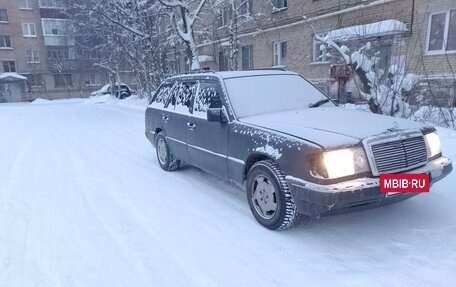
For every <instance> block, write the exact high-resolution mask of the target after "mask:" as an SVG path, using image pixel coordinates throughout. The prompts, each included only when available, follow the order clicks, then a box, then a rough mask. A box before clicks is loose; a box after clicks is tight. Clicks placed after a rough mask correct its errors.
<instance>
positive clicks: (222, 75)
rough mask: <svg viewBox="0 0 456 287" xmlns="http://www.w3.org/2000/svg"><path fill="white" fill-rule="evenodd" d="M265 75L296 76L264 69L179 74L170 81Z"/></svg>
mask: <svg viewBox="0 0 456 287" xmlns="http://www.w3.org/2000/svg"><path fill="white" fill-rule="evenodd" d="M267 75H297V74H296V73H295V72H291V71H285V70H279V69H264V70H250V71H225V72H202V73H189V74H181V75H176V76H172V77H170V79H175V78H183V77H192V76H198V77H214V76H216V77H220V78H222V79H232V78H239V77H252V76H267Z"/></svg>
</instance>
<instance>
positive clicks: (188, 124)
mask: <svg viewBox="0 0 456 287" xmlns="http://www.w3.org/2000/svg"><path fill="white" fill-rule="evenodd" d="M187 127H188V128H189V129H191V130H193V129H194V128H195V124H194V123H187Z"/></svg>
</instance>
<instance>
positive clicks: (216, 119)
mask: <svg viewBox="0 0 456 287" xmlns="http://www.w3.org/2000/svg"><path fill="white" fill-rule="evenodd" d="M145 124H146V136H147V138H148V139H149V141H150V142H151V143H152V144H153V145H154V146H155V147H156V154H157V158H158V163H159V164H160V166H161V167H162V168H163V169H164V170H166V171H172V170H175V169H177V168H179V166H180V165H181V164H182V163H183V162H185V163H187V164H190V165H192V166H195V167H198V168H200V169H202V170H204V171H206V172H208V173H211V174H213V175H216V176H219V177H223V178H225V179H227V180H229V181H231V182H234V183H237V184H238V186H240V187H242V188H245V189H246V194H247V200H248V203H249V206H250V209H251V211H252V213H253V215H254V217H255V219H256V220H257V221H258V222H259V223H260V224H261V225H263V226H265V227H266V228H269V229H273V230H275V229H285V228H287V227H289V226H291V225H292V224H293V222H295V221H296V219H297V217H298V215H299V214H302V215H305V216H310V217H320V216H326V215H330V214H336V213H341V212H346V211H352V210H358V209H364V208H372V207H378V206H382V205H387V204H391V203H395V202H398V201H401V200H404V199H408V198H410V197H412V196H414V195H416V193H408V192H406V193H396V194H388V193H382V192H380V191H379V175H380V174H382V173H420V174H421V173H427V174H429V175H430V178H431V183H434V182H436V181H438V180H440V179H442V178H443V177H445V176H446V175H447V174H448V173H450V172H451V170H452V163H451V161H450V160H449V159H448V158H446V157H444V156H443V155H442V151H441V147H440V139H439V136H438V135H437V133H436V130H435V129H434V128H433V127H431V126H428V125H425V124H421V123H417V122H413V121H408V120H403V119H400V118H394V117H388V116H382V115H376V114H372V113H368V112H363V111H353V110H346V109H344V108H341V107H337V106H336V104H335V103H334V102H332V101H331V100H330V99H328V98H327V97H326V96H325V95H324V94H322V92H320V91H319V90H318V89H317V88H315V87H314V86H313V85H312V84H310V83H309V82H308V81H307V80H305V79H304V78H303V77H301V76H300V75H298V74H296V73H293V72H289V71H278V70H261V71H260V70H258V71H245V72H208V73H199V74H186V75H180V76H174V77H170V78H168V79H166V80H165V81H164V82H163V83H162V84H161V85H160V87H159V88H158V90H157V92H156V93H155V95H154V96H153V98H152V101H151V104H150V106H149V107H148V108H147V110H146V118H145ZM176 176H179V174H178V173H177V174H176Z"/></svg>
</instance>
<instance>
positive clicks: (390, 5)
mask: <svg viewBox="0 0 456 287" xmlns="http://www.w3.org/2000/svg"><path fill="white" fill-rule="evenodd" d="M236 5H237V6H236V9H237V11H236V13H235V14H236V15H237V16H236V17H235V18H233V15H234V13H233V12H232V6H231V5H226V6H225V7H223V6H222V7H221V8H220V9H219V10H218V11H219V12H218V14H216V15H215V16H212V18H211V17H210V16H203V17H202V19H205V20H204V27H205V29H206V30H209V31H206V35H210V37H206V39H203V38H201V39H200V43H202V44H200V46H199V49H200V50H199V52H200V55H203V56H200V57H201V59H202V61H201V62H202V63H201V64H202V66H203V67H205V68H207V69H214V70H228V69H229V68H230V66H231V65H230V63H229V62H230V60H233V59H232V57H230V55H232V54H230V53H232V51H230V40H232V39H233V36H232V35H233V29H231V30H230V29H229V28H232V27H233V26H230V23H233V22H230V21H231V20H233V19H235V20H236V23H237V27H238V30H237V32H236V39H235V40H236V41H237V43H238V44H239V47H238V48H239V50H238V55H237V57H236V59H234V60H235V61H237V67H238V68H239V69H252V68H264V67H284V68H286V69H289V70H293V71H296V72H298V73H300V74H302V75H303V76H305V77H307V78H308V79H310V80H311V81H312V82H314V83H315V84H316V85H317V86H319V87H320V88H321V89H322V90H323V91H325V92H326V93H327V94H329V95H331V96H333V97H338V96H339V95H340V87H339V85H340V83H339V81H338V78H337V77H340V75H335V74H333V75H331V72H330V71H331V67H332V66H334V65H339V66H343V64H344V61H343V59H342V57H340V53H339V52H338V51H337V50H335V49H333V48H332V47H331V46H328V45H323V43H321V42H319V41H317V40H316V36H315V35H320V36H324V37H325V39H330V40H332V41H334V42H335V43H336V44H338V45H339V46H345V47H346V48H348V49H349V51H350V53H351V52H354V51H358V50H359V49H360V48H362V47H363V46H364V45H366V44H367V43H370V44H369V45H370V46H369V47H370V48H371V50H372V53H375V55H376V57H378V58H379V61H378V63H377V66H378V67H377V68H378V69H381V70H383V71H385V75H387V74H388V72H389V71H391V69H392V68H394V70H395V72H396V73H403V74H408V73H412V74H416V75H417V78H418V79H419V80H420V83H419V84H417V85H416V87H415V88H414V90H413V92H414V93H415V94H416V95H424V96H425V97H431V96H432V97H433V98H439V99H442V102H441V104H443V105H444V104H446V102H445V100H446V99H448V98H451V97H453V98H454V96H455V89H456V88H455V71H456V44H455V43H456V1H454V0H435V1H425V0H324V1H323V0H272V1H269V0H268V1H266V0H265V1H262V0H258V1H256V0H255V1H239V3H238V4H236ZM207 12H208V11H207ZM208 15H209V12H208ZM214 17H215V18H214ZM240 21H243V22H244V23H242V22H241V23H240ZM239 23H240V24H239ZM208 27H209V28H208ZM207 38H210V39H211V40H207ZM344 49H345V48H344ZM352 68H353V67H352ZM342 72H343V71H342ZM339 74H340V73H339ZM342 74H343V73H342ZM355 76H357V75H356V73H355V72H354V71H351V75H350V78H352V77H355ZM385 77H386V76H385ZM429 80H430V81H429ZM344 81H345V82H344V87H343V89H344V90H345V91H349V92H352V93H353V94H354V97H356V96H357V93H358V91H359V86H357V87H354V86H353V83H352V82H351V81H350V79H345V80H344Z"/></svg>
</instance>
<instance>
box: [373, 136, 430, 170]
mask: <svg viewBox="0 0 456 287" xmlns="http://www.w3.org/2000/svg"><path fill="white" fill-rule="evenodd" d="M371 151H372V155H373V158H374V165H375V167H376V172H374V173H377V175H378V174H380V173H388V172H400V171H405V170H408V169H412V168H415V167H418V166H420V165H423V164H426V163H427V151H426V144H425V142H424V139H423V137H422V136H417V137H410V138H405V139H401V140H395V141H390V142H382V143H377V144H376V143H373V144H372V145H371Z"/></svg>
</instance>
